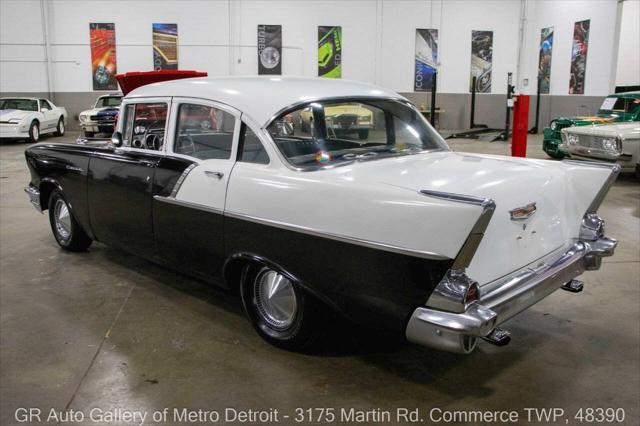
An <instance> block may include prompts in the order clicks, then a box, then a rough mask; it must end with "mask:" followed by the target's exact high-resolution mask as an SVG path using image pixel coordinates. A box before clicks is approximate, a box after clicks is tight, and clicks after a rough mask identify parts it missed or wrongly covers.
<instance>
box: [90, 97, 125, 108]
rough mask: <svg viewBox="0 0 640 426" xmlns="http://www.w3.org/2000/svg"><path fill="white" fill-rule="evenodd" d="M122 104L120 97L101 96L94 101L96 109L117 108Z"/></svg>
mask: <svg viewBox="0 0 640 426" xmlns="http://www.w3.org/2000/svg"><path fill="white" fill-rule="evenodd" d="M121 103H122V97H120V96H103V97H101V98H98V100H97V101H96V106H95V107H96V108H107V107H114V108H117V107H119V106H120V104H121Z"/></svg>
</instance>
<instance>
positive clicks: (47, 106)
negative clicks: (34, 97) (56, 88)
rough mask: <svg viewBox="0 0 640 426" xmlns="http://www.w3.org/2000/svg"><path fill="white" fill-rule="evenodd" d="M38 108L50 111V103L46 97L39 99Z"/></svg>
mask: <svg viewBox="0 0 640 426" xmlns="http://www.w3.org/2000/svg"><path fill="white" fill-rule="evenodd" d="M40 109H41V110H44V111H51V105H50V104H49V102H47V101H46V99H40Z"/></svg>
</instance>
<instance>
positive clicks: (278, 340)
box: [240, 265, 322, 350]
mask: <svg viewBox="0 0 640 426" xmlns="http://www.w3.org/2000/svg"><path fill="white" fill-rule="evenodd" d="M240 289H241V294H242V303H243V306H244V310H245V312H246V314H247V316H248V317H249V320H250V321H251V324H252V325H253V326H254V328H255V329H256V331H257V332H258V334H259V335H260V336H261V337H262V338H263V339H264V340H266V341H267V342H269V343H271V344H272V345H274V346H278V347H281V348H284V349H290V350H301V349H306V348H309V347H310V346H311V345H312V344H313V343H314V342H315V341H316V340H317V338H318V336H319V334H320V329H319V327H318V325H319V323H320V318H321V315H322V306H321V305H320V304H319V302H317V301H316V300H315V299H313V298H312V297H311V296H310V295H309V294H307V293H305V292H304V290H303V289H302V288H300V286H299V285H298V284H297V283H296V282H294V281H293V280H291V279H289V278H288V277H287V276H286V275H284V274H283V273H281V272H279V271H276V270H274V269H271V268H269V267H266V266H255V265H249V266H247V267H245V270H244V271H243V274H242V283H241V288H240Z"/></svg>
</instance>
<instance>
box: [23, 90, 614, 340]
mask: <svg viewBox="0 0 640 426" xmlns="http://www.w3.org/2000/svg"><path fill="white" fill-rule="evenodd" d="M354 103H357V104H358V105H359V106H360V107H362V108H366V109H368V110H369V111H371V113H372V115H375V116H377V117H383V119H381V120H376V121H375V126H374V128H372V129H371V130H370V132H369V134H368V135H367V137H366V138H365V139H361V137H360V135H358V134H357V133H355V134H349V133H344V134H339V135H336V134H335V133H334V132H331V131H328V129H327V127H328V126H327V123H326V112H325V111H326V109H327V108H333V109H335V108H336V107H339V106H340V105H353V104H354ZM307 108H310V109H311V111H312V114H313V117H314V119H313V122H312V123H313V124H312V125H313V129H302V128H296V129H295V131H294V132H293V134H292V133H291V132H290V131H289V130H288V129H287V126H283V125H282V124H283V122H286V123H289V125H291V124H292V125H294V126H299V123H300V120H299V115H300V114H301V113H303V112H304V111H305V110H306V109H307ZM26 159H27V164H28V166H29V169H30V172H31V182H30V184H29V185H28V186H27V188H26V189H25V190H26V192H27V193H28V195H29V197H30V199H31V202H32V203H33V205H34V206H35V207H36V208H37V209H38V210H46V209H48V210H49V219H50V222H51V227H52V231H53V235H54V237H55V238H56V240H57V242H58V243H59V245H60V246H61V247H62V248H64V249H67V250H76V251H77V250H85V249H87V248H88V247H89V245H90V244H91V243H92V241H94V240H96V241H100V242H103V243H106V244H110V245H113V246H115V247H118V248H120V249H121V250H125V251H127V252H130V253H132V254H135V255H137V256H142V257H145V258H147V259H150V260H152V261H155V262H160V263H161V264H164V265H167V266H169V267H173V268H176V269H178V270H181V271H184V272H185V273H188V274H190V275H193V276H195V277H198V278H201V279H204V280H208V281H211V282H214V283H217V284H220V285H222V286H225V287H227V288H230V289H234V290H237V291H238V292H239V293H240V295H241V299H242V302H243V305H244V308H245V311H246V314H247V316H248V318H249V320H250V321H251V323H252V324H253V325H254V327H255V329H256V330H257V332H258V333H259V334H260V335H261V336H262V337H263V338H264V339H266V340H267V341H269V342H271V343H272V344H274V345H277V346H280V347H285V348H296V349H297V348H301V347H305V346H306V345H308V344H310V342H313V341H314V338H315V337H316V336H317V335H318V333H320V332H322V331H323V328H324V324H325V319H326V318H327V317H326V316H325V315H326V312H328V311H337V312H339V313H341V314H343V316H344V317H345V318H348V319H349V320H352V321H356V322H358V323H360V324H365V325H367V326H368V327H372V328H375V329H381V330H386V331H390V332H393V333H397V334H399V335H403V336H406V338H407V339H408V340H410V341H412V342H415V343H418V344H421V345H426V346H429V347H432V348H437V349H441V350H446V351H453V352H459V353H469V352H471V351H472V350H473V349H474V348H475V347H476V342H477V341H479V340H480V339H484V340H486V341H488V342H490V343H493V344H497V345H504V344H506V343H507V342H508V341H509V339H510V338H509V334H508V332H506V331H504V330H503V329H501V328H500V327H499V326H500V325H501V324H502V323H504V322H505V321H507V320H508V319H509V318H511V317H513V316H514V315H516V314H518V313H519V312H521V311H523V310H524V309H527V308H528V307H530V306H531V305H533V304H535V303H536V302H538V301H539V300H541V299H542V298H544V297H546V296H548V295H549V294H551V293H552V292H554V291H555V290H557V289H559V288H562V289H565V290H568V291H572V292H577V291H580V290H581V289H582V283H581V282H579V281H577V280H575V279H574V278H575V277H576V276H578V275H580V274H581V273H582V272H584V271H585V270H595V269H598V268H600V265H601V260H602V257H603V256H610V255H612V254H613V252H614V249H615V247H616V241H615V240H613V239H610V238H608V237H606V236H605V235H604V223H603V221H602V220H601V219H600V218H599V217H598V214H597V209H598V207H599V205H600V203H601V202H602V201H603V199H604V197H605V195H606V194H607V191H608V189H609V187H610V185H611V184H612V183H613V181H614V180H615V178H616V176H617V174H618V172H619V167H618V166H616V165H611V166H609V165H603V164H589V163H576V162H572V161H564V162H554V161H545V160H529V159H521V158H509V157H501V156H492V155H478V154H465V153H457V152H452V151H451V150H449V148H448V147H447V145H446V143H445V141H444V140H443V139H442V137H441V136H440V135H439V134H438V133H437V132H436V131H435V130H434V129H433V128H432V127H431V126H430V125H429V123H428V122H427V121H425V119H424V118H423V116H422V114H420V112H419V111H418V110H417V109H416V108H415V107H414V106H413V105H412V104H411V103H409V101H407V100H406V99H405V98H403V97H401V96H399V95H398V94H397V93H394V92H391V91H389V90H387V89H383V88H380V87H376V86H372V85H368V84H363V83H356V82H348V81H339V80H328V79H305V78H285V77H265V78H194V79H185V80H178V81H171V82H164V83H156V84H150V85H147V86H143V87H140V88H138V89H136V90H134V91H133V92H131V93H129V94H128V95H127V96H126V97H125V98H124V100H123V103H122V107H121V119H120V120H119V122H118V127H117V130H116V132H115V133H114V135H113V139H112V141H111V143H102V144H100V143H97V142H96V143H87V144H83V145H68V144H65V145H62V144H48V145H47V144H39V145H35V146H33V147H30V148H29V149H27V150H26Z"/></svg>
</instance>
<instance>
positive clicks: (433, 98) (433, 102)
mask: <svg viewBox="0 0 640 426" xmlns="http://www.w3.org/2000/svg"><path fill="white" fill-rule="evenodd" d="M437 83H438V71H435V72H434V73H433V78H432V80H431V113H430V114H429V119H430V120H429V121H431V126H433V128H434V129H435V128H436V84H437Z"/></svg>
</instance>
